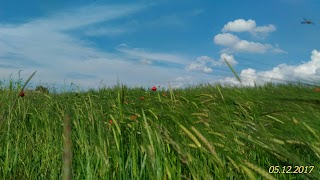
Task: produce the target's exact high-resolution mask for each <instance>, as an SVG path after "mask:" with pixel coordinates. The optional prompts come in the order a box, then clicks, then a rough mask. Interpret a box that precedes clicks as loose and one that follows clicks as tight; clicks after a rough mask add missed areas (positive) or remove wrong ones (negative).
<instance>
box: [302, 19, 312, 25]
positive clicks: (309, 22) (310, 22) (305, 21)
mask: <svg viewBox="0 0 320 180" xmlns="http://www.w3.org/2000/svg"><path fill="white" fill-rule="evenodd" d="M303 19H304V21H302V22H301V24H314V23H313V22H312V21H311V20H308V19H306V18H303Z"/></svg>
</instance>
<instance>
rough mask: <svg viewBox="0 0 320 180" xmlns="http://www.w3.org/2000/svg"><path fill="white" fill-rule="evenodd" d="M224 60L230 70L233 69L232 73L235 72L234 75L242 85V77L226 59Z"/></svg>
mask: <svg viewBox="0 0 320 180" xmlns="http://www.w3.org/2000/svg"><path fill="white" fill-rule="evenodd" d="M223 60H224V61H225V62H226V63H227V65H228V66H229V68H230V69H231V71H232V72H233V74H234V75H235V76H236V78H237V80H238V81H239V82H240V83H241V84H242V81H241V79H240V77H239V76H238V74H237V73H236V71H235V70H234V69H233V67H232V66H231V64H230V63H229V62H228V61H227V60H226V59H225V58H223Z"/></svg>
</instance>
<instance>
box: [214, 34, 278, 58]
mask: <svg viewBox="0 0 320 180" xmlns="http://www.w3.org/2000/svg"><path fill="white" fill-rule="evenodd" d="M213 41H214V43H215V44H217V45H221V46H225V47H227V48H229V49H227V51H228V50H229V51H236V52H247V53H266V52H268V51H270V52H276V53H282V52H284V51H283V50H281V49H279V48H275V47H273V46H272V45H271V44H262V43H258V42H252V41H247V40H241V39H240V38H239V37H238V36H236V35H233V34H230V33H223V34H217V35H216V36H214V38H213Z"/></svg>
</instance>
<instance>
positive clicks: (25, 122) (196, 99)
mask: <svg viewBox="0 0 320 180" xmlns="http://www.w3.org/2000/svg"><path fill="white" fill-rule="evenodd" d="M19 87H21V86H19ZM10 88H11V89H10ZM10 88H9V87H3V88H2V90H1V92H0V113H1V115H2V116H1V119H0V143H1V146H0V179H61V178H64V179H70V178H71V177H73V178H74V179H320V170H319V168H320V133H319V132H320V106H319V105H320V94H318V93H315V92H313V89H312V88H311V87H304V86H302V85H293V84H287V85H278V86H276V85H272V84H267V85H266V86H263V87H253V88H248V87H241V88H240V87H238V88H237V87H221V86H210V85H199V86H193V87H189V88H186V89H176V90H172V89H170V90H169V91H164V90H158V91H149V90H148V91H146V90H144V89H142V88H127V87H126V86H124V85H122V86H117V87H114V88H109V89H106V88H102V89H100V90H98V91H93V90H91V91H88V92H69V93H67V92H66V93H62V94H45V93H26V96H25V97H19V98H18V99H17V100H16V102H15V99H16V97H17V94H18V93H19V89H18V88H14V87H13V88H12V87H11V86H10ZM141 96H143V97H144V100H141V99H140V97H141ZM14 103H15V106H14V108H12V107H13V105H14ZM9 110H10V111H9ZM68 125H69V126H68ZM68 137H69V138H68ZM271 166H280V170H281V172H282V170H283V169H282V168H283V167H284V166H292V169H291V172H293V171H294V170H295V168H294V166H314V169H313V170H312V172H311V173H309V170H310V167H308V168H309V169H308V173H297V174H286V173H279V174H274V173H269V168H270V167H271ZM285 170H287V169H285Z"/></svg>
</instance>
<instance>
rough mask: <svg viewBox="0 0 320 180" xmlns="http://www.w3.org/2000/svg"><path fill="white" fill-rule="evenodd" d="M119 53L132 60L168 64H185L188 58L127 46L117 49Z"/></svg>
mask: <svg viewBox="0 0 320 180" xmlns="http://www.w3.org/2000/svg"><path fill="white" fill-rule="evenodd" d="M117 50H118V51H120V52H122V53H124V54H126V55H128V56H130V57H131V58H139V59H148V60H155V61H162V62H167V63H176V64H181V65H183V64H185V62H186V60H187V58H186V57H183V56H182V55H178V54H170V53H159V52H147V51H146V50H144V49H142V48H129V46H127V45H121V46H118V48H117Z"/></svg>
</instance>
